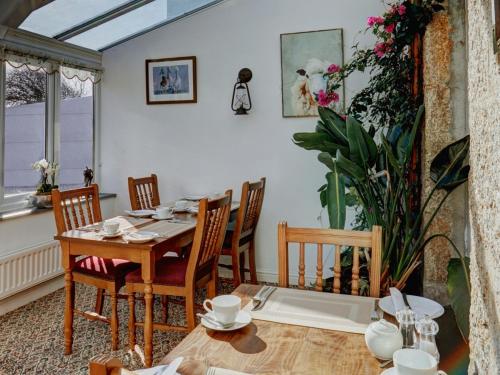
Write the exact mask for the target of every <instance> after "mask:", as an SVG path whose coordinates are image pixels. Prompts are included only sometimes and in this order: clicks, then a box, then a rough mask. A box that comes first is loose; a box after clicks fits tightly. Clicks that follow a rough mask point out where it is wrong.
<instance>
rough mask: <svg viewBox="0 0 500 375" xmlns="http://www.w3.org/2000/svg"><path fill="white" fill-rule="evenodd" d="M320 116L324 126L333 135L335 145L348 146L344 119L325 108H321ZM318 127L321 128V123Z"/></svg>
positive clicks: (319, 109)
mask: <svg viewBox="0 0 500 375" xmlns="http://www.w3.org/2000/svg"><path fill="white" fill-rule="evenodd" d="M318 114H319V117H320V118H321V120H322V123H321V124H322V126H324V128H325V130H326V131H327V132H328V133H329V134H331V135H332V137H333V138H334V140H335V143H338V144H341V145H344V146H347V145H348V144H349V142H348V141H347V130H346V124H345V121H344V119H343V118H342V117H340V116H339V115H338V114H337V113H335V112H334V111H332V110H331V109H330V108H325V107H319V108H318ZM318 126H321V125H320V123H318Z"/></svg>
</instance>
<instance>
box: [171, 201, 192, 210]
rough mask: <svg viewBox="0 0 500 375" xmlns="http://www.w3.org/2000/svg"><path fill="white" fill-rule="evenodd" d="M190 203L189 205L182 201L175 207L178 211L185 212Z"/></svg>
mask: <svg viewBox="0 0 500 375" xmlns="http://www.w3.org/2000/svg"><path fill="white" fill-rule="evenodd" d="M188 203H189V202H188V201H185V200H180V201H177V202H175V206H174V207H175V209H176V210H177V211H183V210H185V209H186V208H187V207H188Z"/></svg>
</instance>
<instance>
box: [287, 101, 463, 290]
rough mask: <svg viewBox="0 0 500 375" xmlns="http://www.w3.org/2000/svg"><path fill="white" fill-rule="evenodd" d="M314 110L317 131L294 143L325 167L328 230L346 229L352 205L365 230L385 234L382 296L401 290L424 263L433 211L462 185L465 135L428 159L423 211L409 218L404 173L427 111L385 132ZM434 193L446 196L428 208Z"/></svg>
mask: <svg viewBox="0 0 500 375" xmlns="http://www.w3.org/2000/svg"><path fill="white" fill-rule="evenodd" d="M318 112H319V116H320V120H319V121H318V124H317V126H316V131H315V132H309V133H295V134H294V136H293V141H294V142H295V144H297V145H298V146H300V147H302V148H304V149H306V150H315V151H320V153H319V155H318V160H319V161H320V162H321V163H323V164H324V165H325V166H326V167H328V169H329V172H328V173H327V174H326V184H325V185H323V186H322V187H320V189H319V193H320V199H321V203H322V205H323V207H324V206H326V207H327V209H328V216H329V220H330V227H331V228H338V229H342V228H344V227H345V220H346V206H347V205H348V204H351V205H352V203H353V201H354V202H357V204H358V205H359V206H360V207H361V210H362V211H361V214H362V216H363V219H364V220H363V222H364V223H365V229H369V228H371V227H372V226H373V225H380V226H382V228H383V253H382V288H383V290H386V291H387V290H388V288H389V287H390V286H396V287H398V288H404V287H405V285H406V282H407V280H408V278H409V277H410V275H411V274H412V273H413V271H415V269H417V268H418V267H419V266H420V264H421V262H422V255H423V249H424V246H425V244H426V243H427V241H426V238H427V237H428V235H427V234H428V233H427V232H428V230H429V227H430V225H431V223H432V221H433V220H434V218H435V216H436V214H437V212H438V211H439V210H440V209H441V207H442V205H443V204H444V202H445V201H446V199H447V198H448V196H449V195H450V194H451V192H452V191H453V190H454V189H455V188H457V187H458V186H460V185H461V184H462V183H464V182H465V181H467V178H468V173H469V166H468V164H467V155H468V151H469V137H468V136H466V137H464V138H462V139H460V140H458V141H456V142H454V143H452V144H450V145H448V146H447V147H445V148H444V149H443V150H441V151H440V152H439V153H438V154H437V155H436V157H435V158H434V159H433V160H432V162H431V166H430V176H431V179H432V180H433V182H434V186H433V188H432V190H431V191H430V192H429V194H428V195H427V197H426V198H425V200H423V203H422V205H421V207H420V211H418V212H413V211H412V210H411V208H410V197H411V190H412V188H413V186H412V185H411V182H410V181H409V178H408V171H409V170H410V168H409V167H410V164H409V163H410V161H411V160H410V159H411V154H412V150H413V147H414V145H415V138H416V134H417V131H418V129H419V126H420V124H421V120H422V116H423V113H424V108H423V107H420V108H419V110H418V113H417V116H416V118H415V121H414V123H413V125H412V126H411V127H409V128H407V129H403V128H401V127H394V128H392V129H391V130H390V131H389V132H387V131H385V132H384V130H383V129H381V130H379V131H375V129H374V128H373V127H371V128H370V129H368V130H367V129H365V127H364V126H363V125H362V124H361V123H360V122H358V121H357V120H356V119H355V118H353V117H350V116H347V117H345V118H344V117H342V116H340V115H339V114H337V113H335V112H334V111H333V110H331V109H329V108H322V107H321V108H319V110H318ZM347 189H348V192H347V193H346V190H347ZM438 191H442V192H444V193H443V194H441V195H439V196H438V197H437V199H438V203H437V205H436V206H433V207H430V206H429V203H430V202H431V200H432V198H433V197H435V196H436V193H437V192H438ZM424 212H426V215H424Z"/></svg>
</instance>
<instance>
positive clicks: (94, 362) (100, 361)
mask: <svg viewBox="0 0 500 375" xmlns="http://www.w3.org/2000/svg"><path fill="white" fill-rule="evenodd" d="M122 369H123V364H122V363H121V362H120V360H119V359H118V358H113V357H110V356H109V355H100V356H96V357H94V358H92V359H91V360H90V364H89V374H90V375H121V374H122ZM126 373H129V374H130V372H128V371H127V372H123V374H126Z"/></svg>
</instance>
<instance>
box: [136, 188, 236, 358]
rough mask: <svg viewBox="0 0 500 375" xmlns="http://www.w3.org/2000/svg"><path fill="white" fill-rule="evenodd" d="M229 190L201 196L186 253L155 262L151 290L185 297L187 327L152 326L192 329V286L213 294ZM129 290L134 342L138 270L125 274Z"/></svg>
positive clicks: (139, 288)
mask: <svg viewBox="0 0 500 375" xmlns="http://www.w3.org/2000/svg"><path fill="white" fill-rule="evenodd" d="M231 197H232V192H231V190H228V191H227V192H226V193H225V195H224V197H221V198H219V199H215V200H212V201H208V200H207V199H202V200H201V201H200V203H199V208H198V219H197V223H196V229H195V234H194V239H193V245H192V247H191V251H190V254H189V257H186V258H176V257H164V258H162V259H161V260H159V261H158V262H157V264H156V270H155V278H154V279H153V294H159V295H162V296H183V297H185V298H186V321H187V327H182V326H172V325H168V324H166V323H164V322H162V323H153V329H160V330H175V331H188V332H189V331H192V330H193V329H194V327H195V302H194V294H195V288H203V287H207V296H208V298H213V297H215V295H216V286H217V264H218V262H219V255H220V251H221V248H222V243H223V241H224V233H225V231H226V227H227V223H228V220H229V214H230V212H231ZM126 281H127V284H126V285H127V293H128V294H129V308H130V311H129V345H130V348H131V349H132V350H133V348H134V346H135V327H136V326H143V323H138V322H136V320H135V293H144V288H145V285H144V284H143V280H142V277H141V271H140V270H137V271H135V272H132V273H130V274H128V275H127V278H126Z"/></svg>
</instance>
